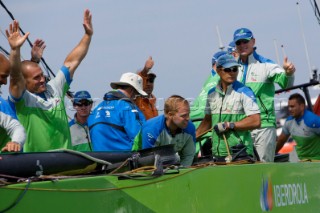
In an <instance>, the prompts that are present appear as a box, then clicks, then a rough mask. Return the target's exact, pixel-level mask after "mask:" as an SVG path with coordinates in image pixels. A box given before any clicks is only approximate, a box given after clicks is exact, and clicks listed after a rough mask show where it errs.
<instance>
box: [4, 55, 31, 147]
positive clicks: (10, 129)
mask: <svg viewBox="0 0 320 213" xmlns="http://www.w3.org/2000/svg"><path fill="white" fill-rule="evenodd" d="M9 74H10V62H9V60H8V59H7V58H6V57H5V56H4V55H2V54H0V89H1V85H3V84H4V85H6V84H7V78H8V76H9ZM0 94H1V91H0ZM25 138H26V134H25V131H24V128H23V126H22V125H21V124H20V123H19V121H18V120H17V119H16V115H15V114H14V112H13V111H12V110H11V107H10V106H9V104H8V102H7V101H5V100H4V99H3V98H2V97H1V96H0V151H1V152H19V151H20V150H21V148H22V146H23V143H24V140H25Z"/></svg>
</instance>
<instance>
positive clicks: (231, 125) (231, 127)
mask: <svg viewBox="0 0 320 213" xmlns="http://www.w3.org/2000/svg"><path fill="white" fill-rule="evenodd" d="M235 127H236V125H235V124H234V123H233V122H232V123H229V129H230V130H234V128H235Z"/></svg>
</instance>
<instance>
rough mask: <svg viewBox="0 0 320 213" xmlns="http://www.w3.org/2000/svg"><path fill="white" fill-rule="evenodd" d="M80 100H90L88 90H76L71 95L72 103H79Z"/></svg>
mask: <svg viewBox="0 0 320 213" xmlns="http://www.w3.org/2000/svg"><path fill="white" fill-rule="evenodd" d="M82 100H86V101H92V99H91V95H90V93H89V92H88V91H85V90H83V91H78V92H76V94H74V96H73V103H80V102H81V101H82Z"/></svg>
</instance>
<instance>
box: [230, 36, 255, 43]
mask: <svg viewBox="0 0 320 213" xmlns="http://www.w3.org/2000/svg"><path fill="white" fill-rule="evenodd" d="M252 38H253V37H252V36H251V37H246V36H243V37H242V36H240V37H239V38H237V39H236V40H234V43H236V42H237V41H239V40H248V41H250V40H251V39H252Z"/></svg>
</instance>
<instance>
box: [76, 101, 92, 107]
mask: <svg viewBox="0 0 320 213" xmlns="http://www.w3.org/2000/svg"><path fill="white" fill-rule="evenodd" d="M90 104H92V102H91V101H86V102H81V103H75V104H73V105H74V106H77V107H82V106H89V105H90Z"/></svg>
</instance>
